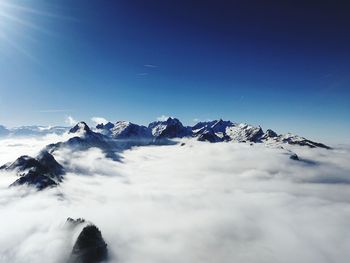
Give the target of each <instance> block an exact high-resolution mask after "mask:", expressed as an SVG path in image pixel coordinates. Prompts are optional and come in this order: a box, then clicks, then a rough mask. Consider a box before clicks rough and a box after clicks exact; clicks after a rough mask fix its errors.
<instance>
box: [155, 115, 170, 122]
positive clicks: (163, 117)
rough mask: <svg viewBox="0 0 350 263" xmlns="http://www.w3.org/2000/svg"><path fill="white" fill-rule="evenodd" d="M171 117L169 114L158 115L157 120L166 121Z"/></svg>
mask: <svg viewBox="0 0 350 263" xmlns="http://www.w3.org/2000/svg"><path fill="white" fill-rule="evenodd" d="M168 118H169V116H167V115H162V116H159V117H157V121H166V120H167V119H168Z"/></svg>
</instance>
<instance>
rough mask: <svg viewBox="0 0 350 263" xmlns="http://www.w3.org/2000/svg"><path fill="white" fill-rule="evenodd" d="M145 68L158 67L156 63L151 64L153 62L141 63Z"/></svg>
mask: <svg viewBox="0 0 350 263" xmlns="http://www.w3.org/2000/svg"><path fill="white" fill-rule="evenodd" d="M143 66H144V67H145V68H158V66H157V65H153V64H145V65H143Z"/></svg>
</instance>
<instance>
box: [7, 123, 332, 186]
mask: <svg viewBox="0 0 350 263" xmlns="http://www.w3.org/2000/svg"><path fill="white" fill-rule="evenodd" d="M26 127H31V128H30V131H34V132H36V133H35V134H36V135H37V134H38V132H39V133H40V132H42V131H44V133H40V134H48V133H49V131H51V132H59V133H63V132H68V135H69V139H67V140H65V141H61V142H57V143H53V144H49V145H47V146H46V147H45V148H44V149H42V151H41V152H40V153H39V155H38V156H36V157H30V156H26V155H23V156H20V157H19V158H18V159H17V160H15V161H14V162H12V163H7V164H4V165H2V166H1V167H0V170H2V171H10V172H15V173H16V174H17V175H18V177H19V179H17V180H16V181H15V182H14V183H12V184H11V185H10V186H17V185H31V186H34V187H36V188H37V189H38V190H42V189H45V188H47V187H53V186H57V185H58V184H59V183H60V182H61V181H62V180H63V179H64V174H65V173H66V167H64V165H61V164H59V163H58V162H57V161H56V160H55V158H54V155H55V152H56V151H58V150H62V149H66V150H71V151H84V150H87V149H89V148H99V149H101V150H102V152H104V154H105V156H106V157H107V158H111V159H113V160H115V161H118V160H120V155H119V154H120V152H122V151H123V150H125V149H128V148H130V147H132V146H146V145H169V144H176V143H178V139H179V138H192V139H195V140H198V141H202V142H208V143H219V142H238V143H249V144H250V145H254V144H258V143H260V144H262V143H263V144H265V145H266V146H268V147H278V148H280V149H282V150H283V151H284V152H283V153H284V154H287V155H288V156H289V158H290V159H292V160H296V161H299V157H298V156H297V155H296V154H295V153H294V152H292V151H291V150H289V149H287V148H285V147H284V145H288V144H289V145H296V146H301V147H310V148H316V147H317V148H324V149H331V148H330V147H329V146H327V145H325V144H322V143H319V142H314V141H311V140H308V139H306V138H304V137H300V136H297V135H292V134H284V135H279V134H277V133H276V132H274V131H273V130H270V129H268V130H266V131H264V130H263V129H262V128H261V127H260V126H259V127H254V126H251V125H248V124H242V123H241V124H237V123H233V122H231V121H224V120H221V119H220V120H214V121H208V122H199V123H197V124H196V125H194V126H193V127H190V126H184V125H183V124H182V123H181V122H180V121H179V120H178V119H176V118H168V119H167V120H165V121H156V122H152V123H150V124H149V125H148V126H142V125H137V124H134V123H131V122H127V121H117V122H115V123H111V122H108V123H105V124H102V123H101V124H98V125H97V126H96V127H95V128H94V129H91V128H90V127H89V126H88V125H87V124H86V123H85V122H79V123H77V124H76V125H75V126H74V127H72V128H71V129H69V131H67V130H68V128H65V127H52V128H45V129H43V128H40V127H41V126H39V127H37V126H26ZM0 128H1V127H0ZM1 129H2V130H6V128H4V127H2V128H1ZM23 130H25V128H23V129H19V128H18V129H17V130H16V131H23ZM0 131H1V130H0ZM16 134H24V133H16ZM26 134H27V133H26ZM184 144H185V142H184V141H182V142H181V145H184Z"/></svg>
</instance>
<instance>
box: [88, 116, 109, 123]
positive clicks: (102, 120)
mask: <svg viewBox="0 0 350 263" xmlns="http://www.w3.org/2000/svg"><path fill="white" fill-rule="evenodd" d="M91 121H92V122H93V123H94V124H95V125H97V124H101V123H103V124H106V123H107V122H108V120H106V119H105V118H102V117H92V118H91Z"/></svg>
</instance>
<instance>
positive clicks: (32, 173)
mask: <svg viewBox="0 0 350 263" xmlns="http://www.w3.org/2000/svg"><path fill="white" fill-rule="evenodd" d="M0 170H5V171H14V172H16V173H17V175H18V176H19V179H17V180H16V181H15V182H13V183H12V184H11V185H10V186H16V185H24V184H26V185H32V186H35V187H36V188H37V189H38V190H42V189H44V188H47V187H52V186H56V185H58V184H59V183H60V182H61V181H62V179H63V174H64V173H65V171H64V168H63V167H62V166H61V165H60V164H59V163H58V162H57V161H56V160H55V158H54V157H53V156H52V155H51V154H50V153H48V152H47V151H45V150H44V151H42V152H40V153H39V155H38V156H37V157H35V158H33V157H30V156H27V155H23V156H21V157H19V158H17V160H15V161H14V162H13V163H8V164H5V165H3V166H1V167H0Z"/></svg>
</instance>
